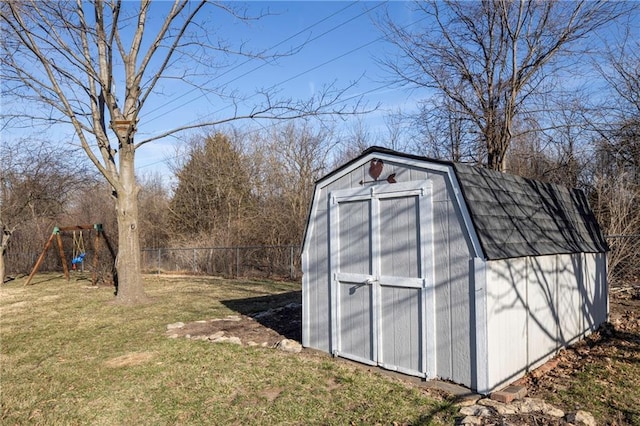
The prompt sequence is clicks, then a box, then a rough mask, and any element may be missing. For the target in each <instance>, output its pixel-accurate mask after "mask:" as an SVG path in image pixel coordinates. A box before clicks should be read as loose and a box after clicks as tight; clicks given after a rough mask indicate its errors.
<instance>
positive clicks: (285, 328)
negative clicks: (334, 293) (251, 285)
mask: <svg viewBox="0 0 640 426" xmlns="http://www.w3.org/2000/svg"><path fill="white" fill-rule="evenodd" d="M221 303H222V304H223V305H224V306H226V307H227V308H229V309H231V310H233V311H235V312H238V313H239V314H242V315H246V316H248V317H251V318H253V319H254V320H255V321H256V322H258V323H260V324H261V325H263V326H265V327H267V328H270V329H272V330H273V331H275V332H276V333H278V334H280V335H282V336H284V337H286V338H287V339H292V340H296V341H298V342H300V341H301V340H302V291H290V292H287V293H280V294H272V295H268V296H258V297H248V298H244V299H231V300H222V301H221Z"/></svg>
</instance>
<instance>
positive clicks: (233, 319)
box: [224, 315, 242, 321]
mask: <svg viewBox="0 0 640 426" xmlns="http://www.w3.org/2000/svg"><path fill="white" fill-rule="evenodd" d="M241 319H242V318H240V317H239V316H238V315H227V317H226V318H225V319H224V320H225V321H240V320H241Z"/></svg>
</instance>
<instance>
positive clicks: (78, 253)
mask: <svg viewBox="0 0 640 426" xmlns="http://www.w3.org/2000/svg"><path fill="white" fill-rule="evenodd" d="M85 231H89V232H91V231H95V237H94V242H93V268H92V273H91V283H92V284H93V285H95V284H96V283H97V280H98V274H97V271H98V252H99V250H98V248H99V244H100V241H101V240H104V242H105V244H106V246H107V248H108V249H109V251H110V252H111V255H112V256H114V251H113V247H112V246H111V244H110V242H109V240H108V239H107V236H106V235H105V233H104V229H103V228H102V224H101V223H96V224H93V225H74V226H64V227H58V226H56V227H54V228H53V232H52V233H51V236H50V237H49V239H48V240H47V242H46V243H45V245H44V249H43V250H42V253H40V256H39V257H38V260H36V263H35V265H34V266H33V270H32V271H31V273H30V274H29V278H27V281H26V282H25V283H24V285H25V286H27V285H29V283H30V282H31V279H32V278H33V276H34V275H35V274H36V273H37V272H38V269H39V268H40V266H41V265H42V263H43V262H44V259H45V256H46V254H47V251H48V250H49V248H50V247H51V244H52V243H53V241H54V240H56V243H57V245H58V253H59V254H60V260H61V262H62V269H63V271H64V276H65V278H66V279H67V280H69V267H68V265H67V259H66V257H65V253H64V247H63V244H62V236H61V235H60V234H61V233H62V232H72V233H73V253H72V259H71V268H72V269H73V270H75V269H76V268H77V265H82V264H83V262H84V258H85V256H86V252H85V247H84V232H85ZM114 257H115V256H114Z"/></svg>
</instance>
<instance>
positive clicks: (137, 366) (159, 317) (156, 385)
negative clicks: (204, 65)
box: [0, 274, 456, 425]
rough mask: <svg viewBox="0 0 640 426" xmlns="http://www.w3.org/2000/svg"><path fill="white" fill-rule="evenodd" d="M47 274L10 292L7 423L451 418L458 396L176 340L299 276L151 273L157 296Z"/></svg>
mask: <svg viewBox="0 0 640 426" xmlns="http://www.w3.org/2000/svg"><path fill="white" fill-rule="evenodd" d="M76 277H78V276H74V278H72V280H71V281H69V282H67V281H65V280H64V279H63V278H62V277H61V276H59V275H43V274H40V275H38V276H36V278H35V279H34V283H35V284H34V285H31V286H28V287H23V283H24V279H19V280H15V281H12V282H11V283H9V284H5V285H4V286H2V287H1V288H0V365H1V367H0V368H1V370H0V392H1V396H0V402H1V409H2V414H1V418H0V423H2V424H7V425H9V424H64V425H70V424H96V425H164V424H241V425H251V424H260V425H266V424H338V425H345V424H375V423H381V424H392V423H393V422H397V423H400V424H402V423H410V424H430V423H434V424H440V423H452V422H453V419H454V416H455V414H456V409H455V408H454V407H453V406H452V405H451V403H449V402H447V401H442V400H438V399H436V398H433V397H431V396H429V395H428V394H427V393H425V391H423V390H420V389H419V388H417V387H414V386H411V385H410V384H408V383H404V382H402V381H399V380H395V379H393V378H388V377H386V376H383V375H379V374H374V373H371V372H369V371H367V370H365V369H361V368H356V367H354V366H351V365H348V364H347V363H343V362H337V361H336V360H334V359H331V358H330V357H328V356H322V355H319V354H287V353H283V352H280V351H276V350H273V349H265V348H254V347H247V346H238V345H232V344H211V343H209V342H204V341H193V340H188V339H169V338H167V336H166V333H165V330H166V325H167V324H169V323H174V322H177V321H182V322H185V323H186V322H189V321H195V320H202V319H212V318H223V317H225V316H227V315H230V314H236V312H233V311H231V310H230V309H229V308H227V307H226V306H225V305H224V304H223V303H221V301H223V300H230V299H245V298H250V297H256V296H260V295H271V294H278V293H284V292H289V291H294V290H299V284H289V283H272V282H253V281H227V280H221V279H212V278H211V279H209V278H201V277H193V278H185V277H155V276H149V277H147V278H145V289H146V291H147V293H148V294H149V295H150V296H151V297H152V298H153V303H151V304H149V305H145V306H140V307H134V308H131V307H122V306H117V305H114V304H113V303H110V302H111V300H112V299H113V289H112V288H108V287H98V288H96V287H91V285H90V283H89V281H86V280H79V279H76Z"/></svg>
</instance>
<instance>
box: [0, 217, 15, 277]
mask: <svg viewBox="0 0 640 426" xmlns="http://www.w3.org/2000/svg"><path fill="white" fill-rule="evenodd" d="M0 222H1V221H0ZM0 232H2V234H1V235H0V284H2V283H4V278H5V275H6V273H7V268H6V265H5V263H4V254H5V253H6V252H7V247H8V246H9V239H11V234H12V233H13V229H9V227H8V226H5V224H4V223H0Z"/></svg>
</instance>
